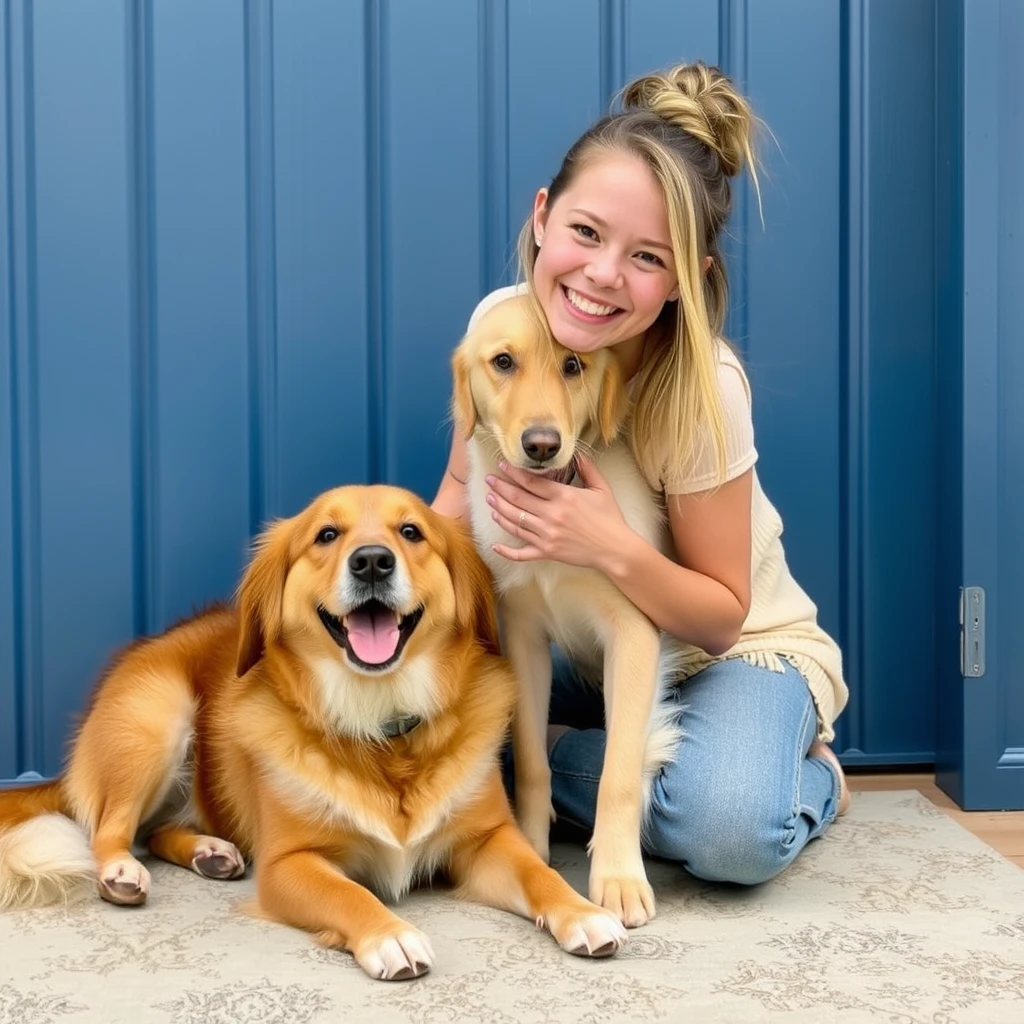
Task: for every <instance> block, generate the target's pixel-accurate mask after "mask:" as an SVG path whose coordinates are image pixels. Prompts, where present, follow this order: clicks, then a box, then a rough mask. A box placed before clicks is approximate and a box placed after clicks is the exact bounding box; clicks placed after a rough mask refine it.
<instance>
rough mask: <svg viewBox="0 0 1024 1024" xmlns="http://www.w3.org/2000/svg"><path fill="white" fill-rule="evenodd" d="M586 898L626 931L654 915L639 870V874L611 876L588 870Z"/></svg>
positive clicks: (650, 892)
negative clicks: (608, 914)
mask: <svg viewBox="0 0 1024 1024" xmlns="http://www.w3.org/2000/svg"><path fill="white" fill-rule="evenodd" d="M590 899H591V900H592V901H593V902H594V903H596V904H597V905H598V906H600V907H604V908H605V910H608V911H610V912H611V913H613V914H614V915H615V916H616V917H617V918H618V919H619V920H620V921H621V922H622V923H623V924H624V925H625V926H626V927H627V928H639V927H640V926H641V925H644V924H647V922H648V921H650V920H651V919H652V918H653V917H654V914H655V906H654V890H653V889H652V888H651V886H650V883H649V882H648V881H647V876H646V875H645V874H644V870H643V868H642V867H641V868H640V870H639V872H614V873H612V872H601V871H596V870H594V869H593V868H591V872H590Z"/></svg>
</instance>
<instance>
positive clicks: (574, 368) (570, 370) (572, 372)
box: [562, 356, 583, 377]
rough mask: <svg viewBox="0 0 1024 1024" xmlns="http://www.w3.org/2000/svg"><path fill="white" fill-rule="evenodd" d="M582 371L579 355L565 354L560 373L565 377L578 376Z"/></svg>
mask: <svg viewBox="0 0 1024 1024" xmlns="http://www.w3.org/2000/svg"><path fill="white" fill-rule="evenodd" d="M582 372H583V363H582V361H581V360H580V358H579V356H566V357H565V362H564V363H562V373H563V374H564V375H565V376H566V377H578V376H579V375H580V374H581V373H582Z"/></svg>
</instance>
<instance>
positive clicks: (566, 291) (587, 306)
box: [559, 284, 622, 324]
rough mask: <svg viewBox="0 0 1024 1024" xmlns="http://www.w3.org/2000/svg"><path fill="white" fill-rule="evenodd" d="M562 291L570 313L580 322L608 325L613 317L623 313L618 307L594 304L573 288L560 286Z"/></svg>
mask: <svg viewBox="0 0 1024 1024" xmlns="http://www.w3.org/2000/svg"><path fill="white" fill-rule="evenodd" d="M559 287H560V288H561V290H562V300H563V302H564V303H565V305H566V308H567V309H568V310H569V313H570V314H571V315H572V316H574V317H576V318H577V319H578V320H585V321H586V322H587V323H590V324H603V323H607V322H608V321H609V320H611V319H612V317H615V316H618V315H619V313H621V312H622V310H621V309H619V307H618V306H609V305H605V304H603V303H600V302H594V301H593V300H592V299H588V298H587V297H586V296H585V295H581V294H580V293H579V292H578V291H576V290H575V289H573V288H569V287H567V286H566V285H564V284H563V285H559Z"/></svg>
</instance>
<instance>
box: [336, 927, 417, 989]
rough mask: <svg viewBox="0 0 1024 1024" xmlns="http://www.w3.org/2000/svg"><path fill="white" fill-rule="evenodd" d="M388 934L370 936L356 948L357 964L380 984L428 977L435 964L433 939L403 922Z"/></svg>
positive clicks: (354, 951)
mask: <svg viewBox="0 0 1024 1024" xmlns="http://www.w3.org/2000/svg"><path fill="white" fill-rule="evenodd" d="M399 924H400V926H401V927H400V928H399V929H398V930H396V931H395V932H393V933H389V934H387V935H374V936H366V937H364V938H363V939H361V940H360V942H359V943H358V944H357V945H356V946H355V947H354V948H353V950H352V953H353V955H354V956H355V958H356V963H358V964H359V966H360V967H362V969H363V970H364V971H366V973H367V974H368V975H369V976H370V977H371V978H373V979H374V980H376V981H408V980H410V979H411V978H418V977H420V975H422V974H426V973H427V971H429V970H430V968H431V966H432V965H433V963H434V950H433V949H432V948H431V945H430V939H428V938H427V937H426V935H424V934H423V932H421V931H420V930H419V929H418V928H413V926H412V925H411V924H406V923H405V922H404V921H400V922H399Z"/></svg>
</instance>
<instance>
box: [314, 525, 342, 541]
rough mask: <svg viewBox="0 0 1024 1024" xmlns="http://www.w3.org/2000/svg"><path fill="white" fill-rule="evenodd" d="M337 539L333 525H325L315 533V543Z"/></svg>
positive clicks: (336, 532)
mask: <svg viewBox="0 0 1024 1024" xmlns="http://www.w3.org/2000/svg"><path fill="white" fill-rule="evenodd" d="M337 539H338V531H337V530H336V529H335V528H334V527H333V526H325V527H324V528H323V529H322V530H321V531H320V532H319V533H318V534H317V535H316V542H317V544H331V543H333V542H334V541H336V540H337Z"/></svg>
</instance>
